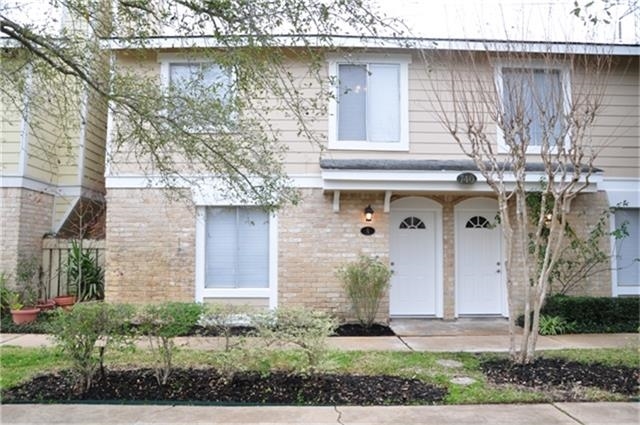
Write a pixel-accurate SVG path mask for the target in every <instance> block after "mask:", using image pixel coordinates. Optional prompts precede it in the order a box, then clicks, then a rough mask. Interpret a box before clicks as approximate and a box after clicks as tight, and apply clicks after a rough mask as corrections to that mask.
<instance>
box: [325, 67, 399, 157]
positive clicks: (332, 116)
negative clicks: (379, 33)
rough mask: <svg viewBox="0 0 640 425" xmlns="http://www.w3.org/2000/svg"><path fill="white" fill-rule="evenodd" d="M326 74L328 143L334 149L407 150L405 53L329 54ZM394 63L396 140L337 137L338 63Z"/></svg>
mask: <svg viewBox="0 0 640 425" xmlns="http://www.w3.org/2000/svg"><path fill="white" fill-rule="evenodd" d="M327 59H328V67H329V78H330V80H331V82H332V92H333V96H331V97H330V99H329V106H328V113H329V122H328V147H329V149H335V150H368V151H408V150H409V64H410V63H411V55H409V54H388V55H383V54H370V55H354V56H349V57H344V56H338V55H330V56H329V57H328V58H327ZM371 64H384V65H398V66H399V75H398V78H399V81H398V84H399V90H400V93H399V96H400V98H399V105H400V107H399V109H400V110H399V111H398V112H399V119H400V140H399V141H398V142H372V141H369V140H338V119H339V117H338V98H339V93H338V90H339V78H338V77H339V73H338V69H339V66H340V65H371Z"/></svg>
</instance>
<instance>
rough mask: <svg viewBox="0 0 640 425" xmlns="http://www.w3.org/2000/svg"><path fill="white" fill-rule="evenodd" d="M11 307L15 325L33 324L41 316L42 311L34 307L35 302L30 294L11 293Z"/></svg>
mask: <svg viewBox="0 0 640 425" xmlns="http://www.w3.org/2000/svg"><path fill="white" fill-rule="evenodd" d="M9 307H10V309H11V310H10V311H11V318H12V320H13V323H15V324H16V325H21V324H24V323H31V322H33V321H34V320H36V318H37V317H38V314H40V309H39V308H37V307H35V306H34V300H33V298H32V297H30V296H29V295H28V294H24V295H23V294H20V293H19V292H11V293H10V294H9Z"/></svg>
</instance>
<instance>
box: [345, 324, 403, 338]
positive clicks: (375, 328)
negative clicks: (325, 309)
mask: <svg viewBox="0 0 640 425" xmlns="http://www.w3.org/2000/svg"><path fill="white" fill-rule="evenodd" d="M335 335H336V336H395V333H394V332H393V331H392V330H391V328H390V327H389V326H387V325H381V324H379V323H374V324H373V325H371V326H369V327H364V326H362V325H361V324H359V323H345V324H343V325H340V326H338V327H337V328H336V330H335Z"/></svg>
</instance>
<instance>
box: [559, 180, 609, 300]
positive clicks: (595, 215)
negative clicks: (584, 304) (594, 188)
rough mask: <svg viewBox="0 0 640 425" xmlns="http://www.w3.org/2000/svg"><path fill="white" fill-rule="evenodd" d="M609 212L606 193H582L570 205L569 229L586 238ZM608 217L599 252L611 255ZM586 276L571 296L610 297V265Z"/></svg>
mask: <svg viewBox="0 0 640 425" xmlns="http://www.w3.org/2000/svg"><path fill="white" fill-rule="evenodd" d="M607 211H609V201H608V199H607V194H606V192H596V193H584V194H581V195H579V196H578V197H577V198H576V199H575V200H574V201H573V203H572V204H571V213H570V214H569V217H568V220H569V223H570V224H571V227H572V228H573V229H574V230H575V231H576V233H577V234H578V235H579V236H580V237H581V238H584V239H586V238H588V236H589V232H590V231H591V230H593V228H594V227H595V225H596V223H597V222H598V220H599V219H600V217H601V216H602V214H603V213H605V212H607ZM609 218H610V217H609V216H608V214H607V219H606V220H605V224H604V232H605V236H603V237H602V238H601V239H600V250H601V251H602V252H604V253H605V254H607V255H610V254H611V253H612V249H611V240H610V239H609V236H608V234H609V231H610V230H609ZM596 271H597V273H593V274H590V275H589V276H587V279H586V280H585V281H584V284H583V285H580V286H578V287H577V288H576V289H575V290H572V291H570V292H569V294H571V295H578V294H579V295H591V296H596V297H610V296H611V291H612V288H611V265H610V264H604V265H601V266H598V267H596V268H594V272H596Z"/></svg>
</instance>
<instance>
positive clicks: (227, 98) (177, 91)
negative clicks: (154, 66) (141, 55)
mask: <svg viewBox="0 0 640 425" xmlns="http://www.w3.org/2000/svg"><path fill="white" fill-rule="evenodd" d="M160 58H161V74H162V81H163V85H164V86H165V87H166V88H167V90H168V92H169V96H167V99H166V101H167V113H168V115H169V116H170V117H172V118H173V119H175V120H176V121H178V123H183V122H184V126H185V127H188V128H189V129H191V130H192V131H195V132H198V131H204V130H207V131H221V130H223V129H225V128H228V126H229V124H230V123H232V122H233V117H234V113H233V111H232V109H233V105H232V96H233V90H232V84H233V76H232V73H231V71H230V70H229V69H227V68H225V67H222V66H220V65H218V64H216V63H213V62H211V61H205V60H202V61H198V60H184V59H182V58H179V57H177V56H176V55H172V54H165V55H161V56H160Z"/></svg>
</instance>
